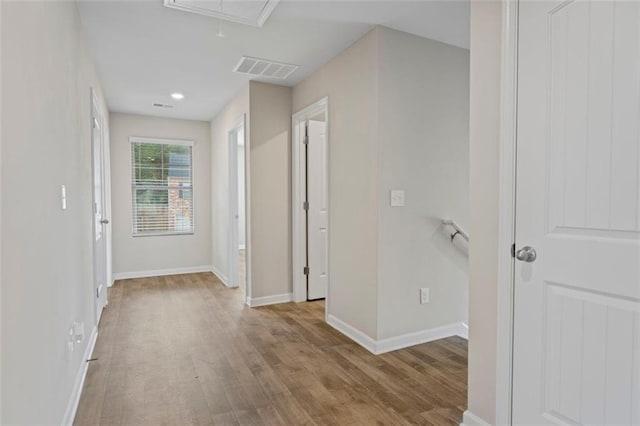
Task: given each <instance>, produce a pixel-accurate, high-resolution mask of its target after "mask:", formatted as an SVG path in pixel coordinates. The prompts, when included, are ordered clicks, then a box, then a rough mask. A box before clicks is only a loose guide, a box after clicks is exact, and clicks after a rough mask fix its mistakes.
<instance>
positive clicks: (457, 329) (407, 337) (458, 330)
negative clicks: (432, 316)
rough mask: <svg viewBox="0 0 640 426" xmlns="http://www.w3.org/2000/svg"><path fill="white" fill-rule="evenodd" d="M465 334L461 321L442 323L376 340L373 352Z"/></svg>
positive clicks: (379, 352) (387, 350)
mask: <svg viewBox="0 0 640 426" xmlns="http://www.w3.org/2000/svg"><path fill="white" fill-rule="evenodd" d="M466 334H468V331H467V330H466V329H465V326H464V323H461V322H459V323H454V324H449V325H444V326H442V327H436V328H429V329H426V330H421V331H416V332H414V333H407V334H402V335H400V336H396V337H389V338H387V339H382V340H378V341H377V342H376V348H375V349H376V351H375V352H374V353H375V354H383V353H386V352H391V351H395V350H398V349H404V348H408V347H410V346H415V345H420V344H422V343H427V342H433V341H434V340H440V339H444V338H447V337H451V336H460V337H463V338H466V337H465V335H466Z"/></svg>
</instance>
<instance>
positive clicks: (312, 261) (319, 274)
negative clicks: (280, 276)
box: [306, 112, 329, 300]
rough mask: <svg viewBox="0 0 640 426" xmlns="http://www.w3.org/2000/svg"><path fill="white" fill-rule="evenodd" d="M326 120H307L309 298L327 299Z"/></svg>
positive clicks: (317, 116)
mask: <svg viewBox="0 0 640 426" xmlns="http://www.w3.org/2000/svg"><path fill="white" fill-rule="evenodd" d="M326 136H327V121H326V118H325V113H324V112H322V113H320V114H317V115H315V116H313V117H311V118H310V119H309V120H308V121H307V141H308V143H307V167H306V171H307V202H308V205H307V207H308V209H307V262H308V263H307V265H308V268H309V269H308V271H309V272H308V277H307V279H308V281H307V300H318V299H324V298H325V297H326V295H327V281H328V279H329V275H328V272H329V271H328V269H329V240H328V225H329V209H328V188H327V185H328V176H327V171H328V166H327V137H326Z"/></svg>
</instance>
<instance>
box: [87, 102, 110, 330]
mask: <svg viewBox="0 0 640 426" xmlns="http://www.w3.org/2000/svg"><path fill="white" fill-rule="evenodd" d="M91 126H92V129H91V154H92V174H93V176H92V180H93V230H94V239H93V274H94V277H93V286H94V292H93V295H94V298H95V299H94V307H95V321H96V324H98V323H99V322H100V317H101V316H102V311H103V309H104V307H105V306H106V305H107V246H106V232H105V231H106V229H105V227H106V226H107V225H108V224H109V220H108V219H107V218H106V217H105V210H104V209H105V202H104V200H105V193H104V191H105V185H104V176H105V173H104V136H103V135H104V129H103V126H104V119H103V117H102V114H101V111H100V108H99V107H98V102H97V100H96V98H95V95H94V94H93V92H92V97H91Z"/></svg>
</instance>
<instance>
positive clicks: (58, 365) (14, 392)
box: [0, 2, 107, 424]
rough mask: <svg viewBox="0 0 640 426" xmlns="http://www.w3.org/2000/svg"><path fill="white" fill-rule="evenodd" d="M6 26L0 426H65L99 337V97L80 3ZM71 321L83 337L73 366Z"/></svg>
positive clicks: (38, 9) (56, 5)
mask: <svg viewBox="0 0 640 426" xmlns="http://www.w3.org/2000/svg"><path fill="white" fill-rule="evenodd" d="M1 27H2V29H1V31H2V164H1V170H2V178H1V182H2V187H1V194H2V212H1V219H2V222H1V228H0V229H1V235H2V241H1V259H0V261H1V263H2V271H1V274H2V276H1V281H2V307H1V315H2V317H1V321H0V323H1V333H2V343H1V351H0V353H1V363H2V364H1V366H0V370H1V371H2V378H1V380H2V381H1V383H0V389H1V390H2V391H1V396H2V413H1V418H0V423H1V424H60V423H61V422H62V421H63V417H64V415H65V410H66V408H67V405H68V402H69V399H70V396H71V393H72V389H73V386H74V381H75V379H76V375H77V374H78V372H79V371H81V369H82V368H83V367H84V366H85V365H86V364H85V360H84V359H83V353H84V352H85V348H86V346H87V344H88V342H89V339H88V337H89V335H90V333H91V330H92V328H93V326H94V302H93V271H92V249H93V246H92V236H93V232H92V226H93V215H92V185H91V182H92V179H91V128H90V122H91V120H90V117H91V115H90V113H91V109H90V87H91V86H95V87H96V88H97V89H98V94H99V98H100V100H102V96H101V94H100V90H99V82H98V78H97V76H96V73H95V70H94V68H93V65H92V63H91V60H90V58H89V54H88V50H87V48H86V45H85V42H84V38H83V33H82V27H81V24H80V19H79V17H78V13H77V10H76V4H75V3H74V2H2V24H1ZM101 104H102V105H101V106H102V109H103V111H107V108H106V106H105V105H104V103H103V102H102V101H101ZM63 184H64V185H66V187H67V196H68V208H67V210H62V209H61V206H60V185H63ZM74 320H77V321H83V322H85V324H86V338H85V340H84V341H83V342H82V343H80V344H76V345H75V351H74V352H73V356H72V358H71V360H70V361H67V359H66V343H67V341H68V330H69V327H70V325H71V324H72V322H73V321H74Z"/></svg>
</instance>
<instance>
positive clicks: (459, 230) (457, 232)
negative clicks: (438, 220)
mask: <svg viewBox="0 0 640 426" xmlns="http://www.w3.org/2000/svg"><path fill="white" fill-rule="evenodd" d="M442 224H443V225H446V226H450V227H452V228H453V229H454V230H455V232H454V233H453V234H451V242H453V240H454V239H455V238H456V236H457V235H460V236H461V237H462V238H464V240H465V241H466V242H469V234H467V232H466V231H465V230H464V229H462V228H461V227H460V225H458V224H457V223H456V222H455V221H453V220H451V219H444V220H443V221H442Z"/></svg>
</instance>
